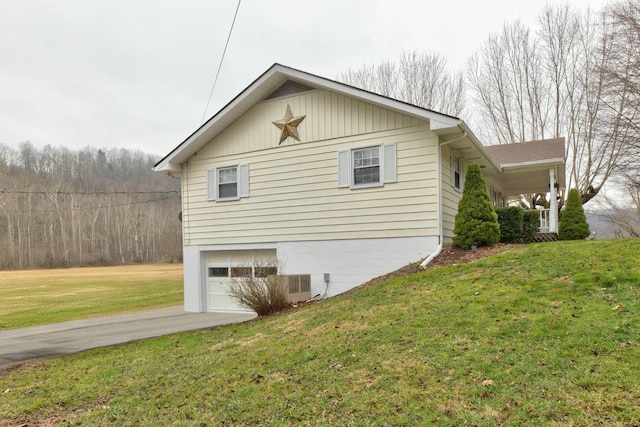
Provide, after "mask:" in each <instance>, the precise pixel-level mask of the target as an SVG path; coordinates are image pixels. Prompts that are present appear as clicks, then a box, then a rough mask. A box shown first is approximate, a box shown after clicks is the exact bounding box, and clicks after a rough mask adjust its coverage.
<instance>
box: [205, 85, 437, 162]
mask: <svg viewBox="0 0 640 427" xmlns="http://www.w3.org/2000/svg"><path fill="white" fill-rule="evenodd" d="M287 105H289V106H290V107H291V112H292V114H293V116H294V117H295V116H302V115H304V116H306V117H305V118H304V120H303V121H302V123H300V125H298V128H297V129H298V133H299V135H300V141H296V140H295V139H293V138H288V139H287V140H286V141H284V142H282V144H281V145H280V146H290V145H295V144H300V143H310V142H315V141H324V140H328V139H334V138H344V137H348V136H353V135H362V134H367V133H374V132H382V131H387V130H394V129H400V128H406V127H416V126H419V125H425V124H426V123H425V122H424V121H422V120H418V119H416V118H414V117H409V116H407V115H403V114H400V113H396V112H393V111H390V110H387V109H384V108H381V107H377V106H374V105H371V104H367V103H364V102H361V101H357V100H354V99H351V98H349V97H345V96H343V95H339V94H336V93H333V92H329V91H326V90H316V91H312V92H307V93H304V94H301V95H297V96H292V97H288V98H282V99H276V100H270V101H264V102H261V103H259V104H257V105H255V106H254V107H253V108H252V109H251V110H249V111H248V112H247V113H245V114H244V115H243V116H242V117H241V118H240V119H238V120H237V121H236V122H235V123H234V124H233V125H232V126H230V127H229V128H228V129H226V130H225V131H224V132H222V133H221V134H220V135H218V137H217V138H216V142H215V143H214V144H208V145H207V146H206V147H205V148H203V149H202V150H200V152H199V153H198V156H202V157H207V158H213V157H219V156H229V155H235V154H242V153H250V152H256V151H260V150H268V149H272V148H274V147H277V146H278V141H279V140H280V130H279V129H278V128H277V127H276V126H275V125H274V124H273V122H274V121H277V120H281V119H282V118H283V117H284V114H285V111H286V108H287Z"/></svg>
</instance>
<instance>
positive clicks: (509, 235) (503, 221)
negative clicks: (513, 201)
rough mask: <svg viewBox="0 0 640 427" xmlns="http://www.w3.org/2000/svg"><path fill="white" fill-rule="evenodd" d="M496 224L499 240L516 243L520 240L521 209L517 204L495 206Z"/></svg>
mask: <svg viewBox="0 0 640 427" xmlns="http://www.w3.org/2000/svg"><path fill="white" fill-rule="evenodd" d="M496 214H497V215H498V224H500V241H501V242H502V243H517V242H520V241H522V217H523V210H522V208H520V207H518V206H505V207H497V208H496Z"/></svg>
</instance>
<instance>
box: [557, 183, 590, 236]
mask: <svg viewBox="0 0 640 427" xmlns="http://www.w3.org/2000/svg"><path fill="white" fill-rule="evenodd" d="M589 234H591V231H589V224H587V217H586V216H585V215H584V209H583V208H582V199H581V198H580V192H578V190H576V189H575V188H573V189H571V191H569V197H568V198H567V205H566V207H565V209H564V211H563V212H562V214H561V215H560V225H559V229H558V238H559V239H560V240H582V239H586V238H587V237H589Z"/></svg>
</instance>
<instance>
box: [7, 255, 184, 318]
mask: <svg viewBox="0 0 640 427" xmlns="http://www.w3.org/2000/svg"><path fill="white" fill-rule="evenodd" d="M182 300H183V289H182V265H181V264H147V265H129V266H116V267H85V268H68V269H53V270H20V271H0V301H2V304H0V330H3V329H13V328H21V327H27V326H35V325H43V324H47V323H54V322H63V321H67V320H74V319H80V318H85V317H91V316H99V315H106V314H115V313H122V312H126V311H133V310H140V309H147V308H158V307H166V306H170V305H178V304H181V303H182Z"/></svg>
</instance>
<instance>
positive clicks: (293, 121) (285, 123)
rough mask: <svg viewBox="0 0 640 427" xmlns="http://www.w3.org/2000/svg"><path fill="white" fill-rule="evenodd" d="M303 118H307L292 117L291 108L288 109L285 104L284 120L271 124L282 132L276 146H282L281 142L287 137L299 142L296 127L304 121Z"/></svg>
mask: <svg viewBox="0 0 640 427" xmlns="http://www.w3.org/2000/svg"><path fill="white" fill-rule="evenodd" d="M305 117H307V116H296V117H293V114H291V107H289V104H287V111H286V112H285V113H284V119H282V120H276V121H275V122H272V123H273V124H274V125H276V126H277V127H278V129H280V130H282V133H281V134H280V142H278V145H280V144H282V142H283V141H284V140H285V139H287V138H288V137H292V138H294V139H296V140H298V141H300V135H299V134H298V125H299V124H300V122H302V121H303V120H304V118H305Z"/></svg>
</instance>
